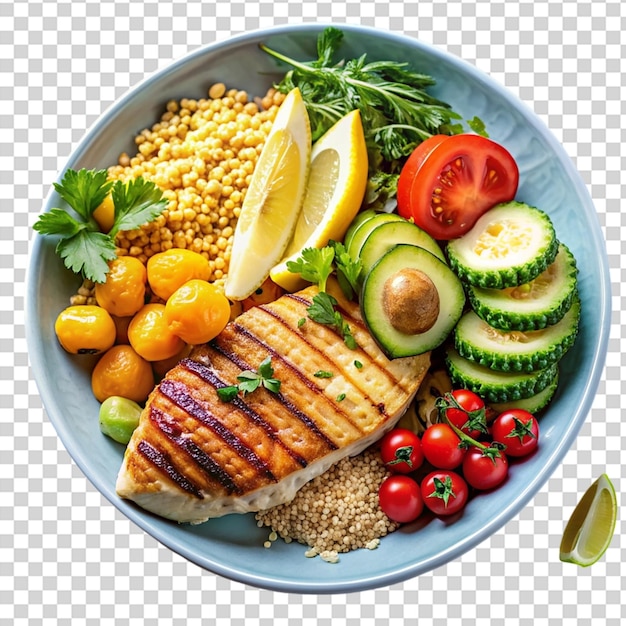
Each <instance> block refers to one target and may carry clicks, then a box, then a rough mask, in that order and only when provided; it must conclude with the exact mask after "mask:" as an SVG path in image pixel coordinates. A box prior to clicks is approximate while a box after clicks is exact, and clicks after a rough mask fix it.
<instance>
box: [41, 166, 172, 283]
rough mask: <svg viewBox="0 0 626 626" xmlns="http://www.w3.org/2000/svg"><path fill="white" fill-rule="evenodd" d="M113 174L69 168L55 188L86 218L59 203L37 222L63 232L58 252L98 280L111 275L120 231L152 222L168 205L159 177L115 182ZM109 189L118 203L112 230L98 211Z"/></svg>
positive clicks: (43, 230) (78, 271) (75, 269)
mask: <svg viewBox="0 0 626 626" xmlns="http://www.w3.org/2000/svg"><path fill="white" fill-rule="evenodd" d="M107 176H108V174H107V171H106V170H87V169H81V170H78V171H76V170H71V169H69V170H67V171H66V172H65V174H64V176H63V179H62V180H61V182H60V183H54V189H55V190H56V192H57V193H58V194H59V195H60V196H61V198H62V199H63V200H65V202H67V204H68V205H69V206H70V207H71V208H72V209H73V210H74V212H75V213H76V215H77V216H78V218H80V219H77V218H76V217H74V216H73V215H72V214H71V213H70V212H68V211H67V210H66V209H60V208H53V209H51V210H50V211H48V212H47V213H43V214H41V215H40V216H39V219H38V220H37V222H35V224H34V225H33V228H34V229H35V230H36V231H37V232H38V233H40V234H42V235H57V236H59V237H60V240H59V242H58V243H57V246H56V252H57V254H58V255H59V256H60V257H61V258H62V259H63V262H64V263H65V267H67V268H68V269H70V270H72V271H73V272H75V273H76V274H82V275H83V277H84V278H88V279H90V280H92V281H94V282H96V283H102V282H104V281H105V280H106V274H107V272H108V271H109V266H108V262H109V261H112V260H113V259H114V258H115V257H116V256H117V253H116V246H115V235H116V234H117V233H118V232H119V231H121V230H132V229H134V228H139V227H140V226H141V225H143V224H145V223H147V222H151V221H152V220H153V219H155V218H156V217H157V216H159V215H160V214H161V213H162V212H163V210H164V209H165V207H166V206H167V200H166V199H164V198H163V193H162V192H161V190H160V189H159V188H158V187H156V185H155V184H154V183H152V182H150V181H147V180H144V179H143V178H141V177H139V178H136V179H131V180H129V181H128V182H122V181H121V180H116V181H115V182H113V181H111V180H107ZM109 193H110V194H111V199H112V200H113V205H114V207H115V213H114V222H113V227H112V228H111V230H110V231H109V232H108V233H102V232H100V227H99V226H98V223H97V222H96V220H95V219H94V217H93V213H94V211H95V210H96V209H97V208H98V207H99V206H100V204H101V203H102V201H103V200H104V199H105V198H106V197H107V195H108V194H109Z"/></svg>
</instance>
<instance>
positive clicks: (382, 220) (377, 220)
mask: <svg viewBox="0 0 626 626" xmlns="http://www.w3.org/2000/svg"><path fill="white" fill-rule="evenodd" d="M403 221H404V218H403V217H400V216H399V215H398V214H397V213H376V215H373V216H372V217H370V218H368V219H366V220H365V221H364V222H362V223H361V224H360V225H359V226H358V227H357V228H356V230H355V231H354V233H353V234H352V237H351V238H350V243H349V244H345V243H344V246H345V247H346V250H347V251H348V254H349V255H350V256H351V257H352V258H353V259H355V260H356V259H358V258H359V257H360V253H361V247H362V246H363V244H364V243H365V240H366V239H367V238H368V236H369V234H370V233H371V232H372V231H373V230H374V229H375V228H378V226H380V225H381V224H386V223H387V222H403Z"/></svg>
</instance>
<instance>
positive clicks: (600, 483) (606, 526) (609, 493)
mask: <svg viewBox="0 0 626 626" xmlns="http://www.w3.org/2000/svg"><path fill="white" fill-rule="evenodd" d="M616 521H617V498H616V496H615V488H614V487H613V484H612V483H611V481H610V480H609V477H608V476H607V475H606V474H602V476H600V478H598V480H596V481H595V482H594V483H593V484H592V485H591V486H590V487H589V489H587V491H586V492H585V495H584V496H583V497H582V499H581V500H580V502H579V503H578V504H577V505H576V508H575V509H574V512H573V513H572V516H571V517H570V519H569V521H568V522H567V524H566V526H565V531H564V532H563V538H562V539H561V547H560V554H559V558H560V559H561V561H564V562H568V563H575V564H576V565H580V566H582V567H588V566H589V565H592V564H593V563H595V562H596V561H597V560H598V559H600V557H601V556H602V555H603V554H604V553H605V552H606V549H607V548H608V547H609V544H610V543H611V539H612V537H613V532H614V530H615V522H616Z"/></svg>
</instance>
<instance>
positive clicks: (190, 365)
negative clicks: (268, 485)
mask: <svg viewBox="0 0 626 626" xmlns="http://www.w3.org/2000/svg"><path fill="white" fill-rule="evenodd" d="M211 347H212V348H214V349H216V350H217V348H216V347H215V346H211ZM218 351H219V350H218ZM220 353H221V351H220ZM224 356H227V355H224ZM180 365H182V367H184V368H185V369H187V370H189V371H190V372H193V373H194V374H196V375H197V376H199V377H200V378H201V379H202V380H203V381H204V382H207V383H209V384H210V385H212V386H213V387H214V388H215V389H220V388H223V387H227V386H228V385H227V384H226V383H225V382H224V381H223V380H221V379H220V378H218V377H217V376H216V375H215V373H214V372H213V370H212V369H211V368H210V367H207V366H206V365H204V364H203V363H200V362H199V361H194V360H193V359H189V358H186V359H183V360H182V361H181V362H180ZM231 404H232V405H233V406H234V407H235V408H237V409H238V410H240V411H241V412H242V413H245V414H246V416H247V417H248V418H249V419H250V420H251V421H253V422H254V423H255V424H256V425H257V426H259V427H260V428H262V429H263V430H264V431H265V432H266V433H267V436H268V437H269V438H270V439H271V440H272V441H274V442H276V443H277V444H279V445H280V446H282V447H283V448H284V449H285V451H286V452H287V454H289V456H290V457H291V458H292V459H293V460H294V461H295V462H296V463H298V465H300V466H301V467H306V466H307V465H308V462H307V460H306V459H305V458H303V457H302V456H300V455H299V454H298V453H297V452H295V451H294V450H292V449H291V448H290V447H289V446H288V445H285V443H284V442H283V441H282V440H281V439H280V437H278V436H277V434H276V430H275V429H274V428H273V427H272V425H271V424H268V423H267V422H266V421H265V420H264V419H263V418H262V417H261V416H260V415H259V414H258V413H257V412H256V411H255V410H254V409H252V408H251V407H250V406H248V405H247V404H246V403H245V402H244V401H243V400H242V399H241V398H239V397H236V398H234V399H233V400H232V401H231ZM320 435H321V433H320ZM322 436H323V435H322ZM330 443H331V445H332V442H330Z"/></svg>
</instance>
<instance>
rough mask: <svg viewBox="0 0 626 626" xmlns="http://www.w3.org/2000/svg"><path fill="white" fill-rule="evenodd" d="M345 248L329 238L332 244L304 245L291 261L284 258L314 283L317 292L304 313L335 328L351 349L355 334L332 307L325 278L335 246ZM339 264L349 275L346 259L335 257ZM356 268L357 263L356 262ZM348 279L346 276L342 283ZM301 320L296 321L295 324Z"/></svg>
mask: <svg viewBox="0 0 626 626" xmlns="http://www.w3.org/2000/svg"><path fill="white" fill-rule="evenodd" d="M336 249H338V250H345V248H344V247H343V244H337V243H336V242H332V245H331V244H329V245H328V246H324V247H323V248H304V250H302V252H301V253H300V256H299V257H298V258H297V259H296V260H295V261H287V269H288V270H289V271H290V272H292V273H294V274H300V276H302V278H304V280H306V281H308V282H310V283H313V284H316V285H317V287H318V289H319V293H317V294H316V295H315V296H313V300H312V302H311V305H310V306H309V307H307V314H308V316H309V318H310V319H312V320H313V321H314V322H317V323H318V324H325V325H327V326H333V327H334V328H335V330H336V331H337V332H338V333H339V334H340V335H341V336H342V337H343V340H344V343H345V344H346V345H347V346H348V347H349V348H351V349H352V350H354V349H356V348H357V343H356V340H355V338H354V337H353V336H352V331H351V330H350V325H349V324H348V323H347V322H346V320H344V319H343V316H342V315H341V313H340V312H339V311H337V310H336V309H335V307H336V306H337V304H338V303H337V300H336V299H335V298H334V297H333V296H331V295H330V294H329V293H327V292H326V282H327V280H328V277H329V276H330V275H331V274H332V273H333V271H334V270H335V265H334V261H336V258H335V250H336ZM338 263H339V266H340V267H343V268H346V269H345V271H346V272H348V274H349V275H350V277H352V274H353V273H354V270H353V269H347V267H348V265H347V260H345V261H341V260H339V261H338ZM359 271H360V264H359ZM347 281H348V279H347V278H346V284H348V283H347ZM302 324H304V322H303V321H302V320H299V321H298V327H300V326H302Z"/></svg>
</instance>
